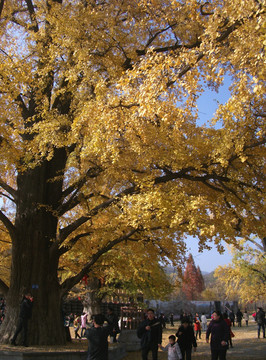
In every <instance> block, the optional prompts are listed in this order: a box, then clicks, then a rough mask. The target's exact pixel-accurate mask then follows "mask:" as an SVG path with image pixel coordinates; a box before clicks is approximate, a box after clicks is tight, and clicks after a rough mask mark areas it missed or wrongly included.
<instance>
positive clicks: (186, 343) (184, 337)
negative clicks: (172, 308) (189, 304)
mask: <svg viewBox="0 0 266 360" xmlns="http://www.w3.org/2000/svg"><path fill="white" fill-rule="evenodd" d="M176 336H177V343H178V345H179V347H180V350H181V354H182V359H183V360H191V353H192V346H193V348H194V351H196V349H197V342H196V338H195V335H194V331H193V327H192V325H191V324H190V321H189V319H188V318H187V317H183V319H182V322H181V326H180V327H179V329H178V330H177V333H176Z"/></svg>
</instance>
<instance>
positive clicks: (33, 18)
mask: <svg viewBox="0 0 266 360" xmlns="http://www.w3.org/2000/svg"><path fill="white" fill-rule="evenodd" d="M25 1H26V4H27V7H28V11H29V14H30V19H31V23H32V29H33V30H34V31H35V32H37V31H39V27H38V23H37V20H36V14H35V10H34V6H33V3H32V1H31V0H25Z"/></svg>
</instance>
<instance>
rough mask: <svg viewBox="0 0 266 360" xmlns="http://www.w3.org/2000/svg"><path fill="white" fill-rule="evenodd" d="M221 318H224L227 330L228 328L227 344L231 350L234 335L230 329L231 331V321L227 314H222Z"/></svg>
mask: <svg viewBox="0 0 266 360" xmlns="http://www.w3.org/2000/svg"><path fill="white" fill-rule="evenodd" d="M223 318H224V321H225V322H226V324H227V326H228V328H229V340H228V341H229V344H230V346H231V348H232V347H233V343H232V337H234V336H235V335H234V333H233V332H232V329H231V327H232V322H231V320H230V319H229V318H228V314H227V313H224V314H223Z"/></svg>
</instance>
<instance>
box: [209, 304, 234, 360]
mask: <svg viewBox="0 0 266 360" xmlns="http://www.w3.org/2000/svg"><path fill="white" fill-rule="evenodd" d="M210 335H211V356H212V357H211V360H218V359H219V360H226V351H227V349H228V341H229V328H228V326H227V324H226V322H225V321H224V320H223V317H222V314H221V312H220V311H214V312H213V314H212V321H211V322H210V324H209V326H208V329H207V332H206V342H207V343H209V337H210Z"/></svg>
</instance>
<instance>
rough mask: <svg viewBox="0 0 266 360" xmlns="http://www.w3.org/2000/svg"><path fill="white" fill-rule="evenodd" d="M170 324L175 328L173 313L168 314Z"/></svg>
mask: <svg viewBox="0 0 266 360" xmlns="http://www.w3.org/2000/svg"><path fill="white" fill-rule="evenodd" d="M170 324H171V326H175V324H174V314H173V313H171V314H170Z"/></svg>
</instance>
